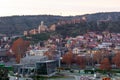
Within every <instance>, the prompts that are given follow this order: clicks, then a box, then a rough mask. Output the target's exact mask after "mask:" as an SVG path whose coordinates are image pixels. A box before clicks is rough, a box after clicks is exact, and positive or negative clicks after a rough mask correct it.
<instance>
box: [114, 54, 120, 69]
mask: <svg viewBox="0 0 120 80" xmlns="http://www.w3.org/2000/svg"><path fill="white" fill-rule="evenodd" d="M112 61H113V63H114V64H115V65H116V66H117V67H118V68H120V53H117V54H116V55H115V57H113V59H112Z"/></svg>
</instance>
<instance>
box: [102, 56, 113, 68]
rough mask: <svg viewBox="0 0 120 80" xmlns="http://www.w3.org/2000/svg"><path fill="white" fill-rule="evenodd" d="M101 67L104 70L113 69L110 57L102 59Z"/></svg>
mask: <svg viewBox="0 0 120 80" xmlns="http://www.w3.org/2000/svg"><path fill="white" fill-rule="evenodd" d="M100 69H102V70H110V69H111V64H110V61H109V59H108V58H104V59H103V60H102V61H101V65H100Z"/></svg>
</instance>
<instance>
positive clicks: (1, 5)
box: [0, 0, 120, 16]
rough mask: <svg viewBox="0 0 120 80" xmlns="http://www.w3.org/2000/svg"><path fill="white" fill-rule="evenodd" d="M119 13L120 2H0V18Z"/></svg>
mask: <svg viewBox="0 0 120 80" xmlns="http://www.w3.org/2000/svg"><path fill="white" fill-rule="evenodd" d="M113 11H115V12H120V0H0V16H11V15H41V14H51V15H62V16H69V15H81V14H87V13H95V12H113Z"/></svg>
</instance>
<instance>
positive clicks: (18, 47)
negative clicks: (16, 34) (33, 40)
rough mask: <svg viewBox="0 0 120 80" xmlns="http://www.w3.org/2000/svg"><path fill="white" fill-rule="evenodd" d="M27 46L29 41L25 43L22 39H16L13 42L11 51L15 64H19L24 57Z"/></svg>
mask: <svg viewBox="0 0 120 80" xmlns="http://www.w3.org/2000/svg"><path fill="white" fill-rule="evenodd" d="M29 44H30V42H29V41H25V40H23V39H22V38H18V39H17V40H16V41H14V42H13V44H12V51H13V53H14V56H15V58H16V62H17V63H19V62H20V59H21V58H22V57H23V56H24V55H25V52H26V51H27V48H28V46H29Z"/></svg>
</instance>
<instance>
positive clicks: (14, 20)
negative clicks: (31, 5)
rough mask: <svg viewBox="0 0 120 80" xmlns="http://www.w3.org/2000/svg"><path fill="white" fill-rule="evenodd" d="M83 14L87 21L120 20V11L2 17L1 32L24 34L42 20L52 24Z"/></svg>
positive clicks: (76, 17) (46, 23)
mask: <svg viewBox="0 0 120 80" xmlns="http://www.w3.org/2000/svg"><path fill="white" fill-rule="evenodd" d="M82 16H85V17H86V19H87V22H96V21H97V20H107V19H110V20H112V22H118V21H120V12H109V13H96V14H86V15H81V16H64V17H63V16H54V15H37V16H11V17H0V33H3V34H9V35H12V34H22V33H23V31H24V30H30V29H33V28H37V27H38V25H39V24H40V22H41V21H44V23H45V25H47V26H50V25H51V24H54V23H58V22H59V21H65V20H67V21H70V20H72V19H79V18H81V17H82ZM90 25H91V24H90ZM72 26H74V25H72ZM86 27H87V26H86ZM93 27H95V25H93ZM69 29H71V28H69Z"/></svg>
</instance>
